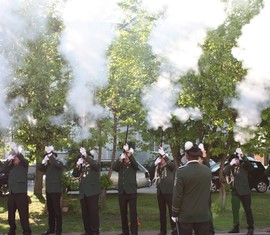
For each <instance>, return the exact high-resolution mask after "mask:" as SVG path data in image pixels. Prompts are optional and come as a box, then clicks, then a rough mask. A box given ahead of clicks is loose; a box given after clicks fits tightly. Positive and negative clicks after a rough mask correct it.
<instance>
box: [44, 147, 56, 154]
mask: <svg viewBox="0 0 270 235" xmlns="http://www.w3.org/2000/svg"><path fill="white" fill-rule="evenodd" d="M53 150H54V149H53V146H45V152H46V153H51V152H52V151H53Z"/></svg>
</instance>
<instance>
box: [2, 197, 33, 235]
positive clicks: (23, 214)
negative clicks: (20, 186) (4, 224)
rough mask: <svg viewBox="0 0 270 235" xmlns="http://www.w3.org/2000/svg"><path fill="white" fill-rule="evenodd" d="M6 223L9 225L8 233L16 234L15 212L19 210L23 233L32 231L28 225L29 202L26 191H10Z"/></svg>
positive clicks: (29, 234) (27, 234)
mask: <svg viewBox="0 0 270 235" xmlns="http://www.w3.org/2000/svg"><path fill="white" fill-rule="evenodd" d="M7 206H8V223H9V226H10V229H9V234H10V235H15V234H16V228H17V227H16V222H15V213H16V210H18V212H19V216H20V222H21V226H22V229H23V234H24V235H31V234H32V231H31V229H30V225H29V204H28V197H27V194H26V193H16V194H14V193H10V194H9V197H8V205H7Z"/></svg>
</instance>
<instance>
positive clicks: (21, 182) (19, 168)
mask: <svg viewBox="0 0 270 235" xmlns="http://www.w3.org/2000/svg"><path fill="white" fill-rule="evenodd" d="M2 171H4V172H9V178H8V188H9V196H8V205H7V206H8V223H9V227H10V228H9V231H8V233H7V235H15V234H16V228H17V226H16V223H15V214H16V210H18V212H19V216H20V222H21V226H22V229H23V234H24V235H31V234H32V231H31V228H30V225H29V203H28V196H27V185H28V183H27V172H28V161H27V160H26V159H25V158H24V156H23V154H22V148H21V147H19V146H17V144H15V143H13V144H12V146H11V153H10V155H9V156H8V159H7V160H6V161H5V163H4V166H3V168H2Z"/></svg>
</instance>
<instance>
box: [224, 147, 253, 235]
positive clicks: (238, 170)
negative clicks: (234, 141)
mask: <svg viewBox="0 0 270 235" xmlns="http://www.w3.org/2000/svg"><path fill="white" fill-rule="evenodd" d="M240 158H241V159H242V160H241V161H240ZM250 170H252V164H251V163H250V162H249V161H248V159H247V158H246V156H245V155H243V154H242V151H240V150H239V149H237V152H236V153H235V154H232V155H231V157H230V159H229V164H228V165H227V166H226V167H225V169H224V174H225V175H226V177H227V183H229V184H230V185H231V204H232V212H233V228H232V229H231V230H230V231H229V233H239V210H240V202H241V203H242V205H243V208H244V210H245V213H246V219H247V224H248V227H247V229H248V232H247V235H253V230H254V220H253V213H252V210H251V195H250V187H249V183H248V172H249V171H250Z"/></svg>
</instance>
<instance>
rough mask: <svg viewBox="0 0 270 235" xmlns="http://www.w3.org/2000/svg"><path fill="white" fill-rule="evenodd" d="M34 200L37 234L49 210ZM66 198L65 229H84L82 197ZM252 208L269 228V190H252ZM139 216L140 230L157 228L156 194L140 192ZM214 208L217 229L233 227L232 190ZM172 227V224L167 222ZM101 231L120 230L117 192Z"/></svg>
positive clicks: (0, 224) (103, 214) (2, 211)
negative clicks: (262, 191) (222, 201)
mask: <svg viewBox="0 0 270 235" xmlns="http://www.w3.org/2000/svg"><path fill="white" fill-rule="evenodd" d="M29 196H30V199H31V203H30V205H29V208H30V224H31V229H32V230H33V233H34V234H38V233H41V232H44V231H45V230H46V229H47V213H46V211H45V201H44V200H39V199H38V198H37V197H36V196H35V195H29ZM64 199H65V200H68V201H70V206H69V211H68V212H67V213H63V233H65V232H78V233H79V232H83V223H82V218H81V209H80V200H79V196H78V195H65V197H64ZM6 204H7V197H1V198H0V215H1V216H0V234H3V233H4V232H6V231H7V230H8V224H7V207H6ZM252 208H253V213H254V220H255V228H257V229H258V228H267V227H269V224H270V217H269V211H270V203H269V193H263V194H260V193H256V192H252ZM137 209H138V220H139V221H140V226H139V230H141V231H145V230H158V229H159V212H158V205H157V199H156V194H138V205H137ZM212 212H213V217H214V226H215V229H216V230H217V231H227V230H228V229H230V228H231V227H232V212H231V204H230V193H228V194H227V199H226V208H225V210H224V211H221V210H220V208H219V194H218V193H215V194H212ZM240 214H241V217H240V218H241V222H240V226H241V228H246V218H245V213H244V211H243V209H242V208H241V211H240ZM16 219H17V222H16V223H17V228H18V234H20V233H21V226H20V222H19V216H18V213H17V214H16ZM168 227H169V224H168ZM100 230H101V231H119V232H120V231H121V221H120V214H119V205H118V195H117V194H107V208H106V209H105V210H104V211H100Z"/></svg>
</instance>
